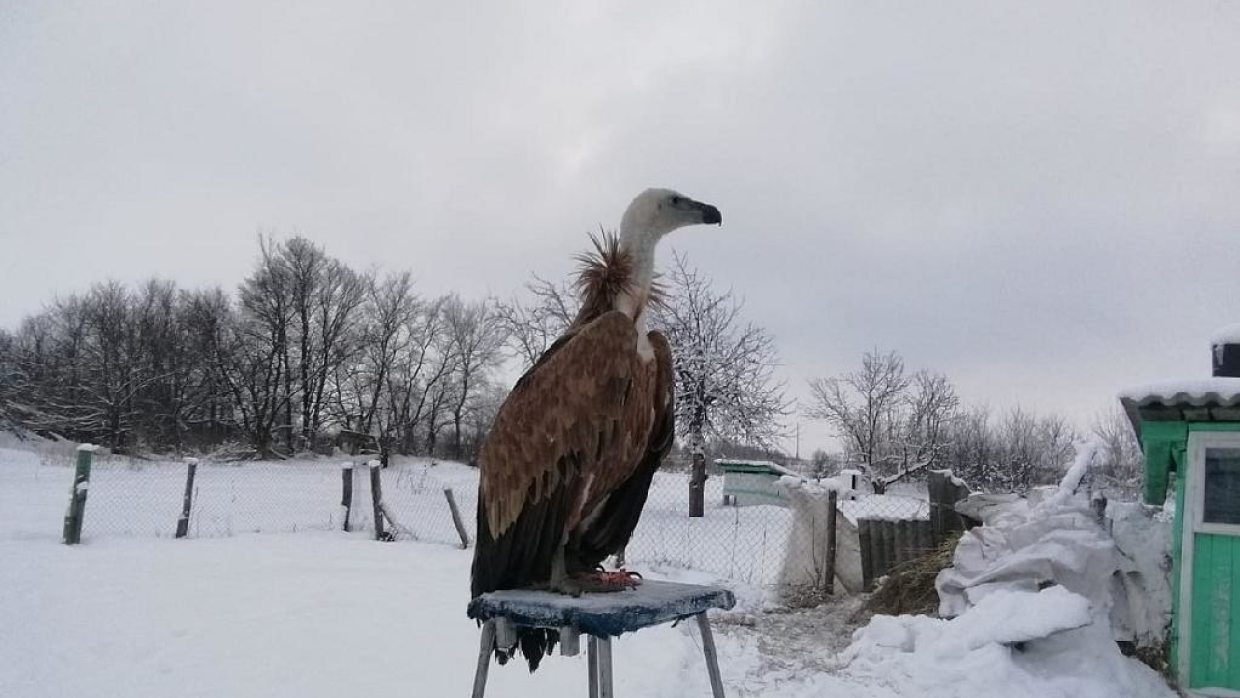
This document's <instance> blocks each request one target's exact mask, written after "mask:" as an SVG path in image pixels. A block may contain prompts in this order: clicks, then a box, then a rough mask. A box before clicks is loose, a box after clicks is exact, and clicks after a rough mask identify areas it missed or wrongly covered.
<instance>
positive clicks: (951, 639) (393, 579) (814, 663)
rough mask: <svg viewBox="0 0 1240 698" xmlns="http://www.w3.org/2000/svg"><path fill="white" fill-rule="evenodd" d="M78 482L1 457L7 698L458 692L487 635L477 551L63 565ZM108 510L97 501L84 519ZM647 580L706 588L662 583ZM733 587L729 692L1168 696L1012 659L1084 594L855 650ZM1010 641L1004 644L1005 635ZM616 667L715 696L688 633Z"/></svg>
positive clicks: (669, 689) (1105, 676) (4, 452)
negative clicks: (475, 602)
mask: <svg viewBox="0 0 1240 698" xmlns="http://www.w3.org/2000/svg"><path fill="white" fill-rule="evenodd" d="M116 467H119V468H122V469H123V468H124V465H123V464H122V463H119V462H118V463H117V464H116ZM244 467H250V466H244ZM453 473H456V474H455V475H454V474H453ZM441 475H442V480H443V481H448V482H451V481H454V480H453V478H455V477H457V476H460V477H462V478H464V477H465V473H464V471H463V470H460V471H456V470H453V469H451V468H449V469H447V470H444V471H443V472H442V474H441ZM439 476H440V474H437V477H439ZM335 477H336V478H339V471H338V470H337V471H336V472H335ZM386 477H387V476H385V478H386ZM394 480H395V478H393V481H394ZM387 483H388V480H387V479H385V486H387ZM68 485H69V470H68V469H67V468H66V467H64V466H63V465H62V464H59V463H58V462H57V459H54V458H53V459H48V458H45V457H43V456H40V455H37V454H34V453H31V452H27V451H19V450H12V449H3V448H0V560H2V561H3V564H0V627H3V628H4V633H3V636H2V637H3V640H0V696H5V697H6V698H27V697H30V698H33V697H36V696H37V697H39V698H55V697H57V696H126V697H128V698H146V697H155V696H160V697H162V696H169V695H176V696H180V697H184V698H190V697H193V696H212V697H215V696H232V697H241V698H244V697H247V696H255V697H258V696H264V697H266V696H277V697H278V696H296V697H297V698H315V697H317V696H324V697H326V696H331V697H332V698H335V697H336V696H340V695H347V694H352V693H357V692H359V691H362V692H365V693H367V694H378V695H393V696H395V695H417V696H422V695H429V696H438V695H464V694H465V693H466V691H468V690H469V686H470V682H471V679H472V674H473V664H474V659H475V656H476V651H477V639H478V631H477V628H476V627H475V626H474V624H473V623H472V622H470V621H469V620H468V619H467V618H466V617H465V614H464V609H465V604H466V602H467V589H468V575H469V562H470V552H469V551H467V550H459V549H455V548H453V547H451V546H447V545H440V544H428V543H423V542H415V541H411V540H404V541H401V542H397V543H390V544H389V543H376V542H373V541H371V540H369V537H368V535H367V534H366V533H343V532H339V531H329V530H322V531H319V530H304V529H301V528H299V529H298V532H296V533H291V532H280V533H258V534H254V533H244V532H243V529H242V527H234V530H233V533H234V535H232V536H230V537H199V538H191V539H188V540H180V541H177V540H170V539H167V538H156V537H152V536H143V535H132V536H119V535H106V534H98V535H93V536H91V535H88V536H87V537H86V539H85V543H84V544H83V545H80V546H75V547H66V546H64V545H61V544H60V543H59V534H60V523H61V517H62V516H63V512H64V506H65V503H66V502H67V492H68ZM92 487H93V486H92ZM392 489H393V490H394V489H395V487H393V488H392ZM99 494H100V492H99V490H97V489H92V490H91V495H90V496H91V501H90V502H89V503H88V504H87V517H88V520H89V518H90V516H91V515H92V511H91V506H92V505H94V504H98V502H97V501H96V497H97V496H98V495H99ZM440 496H442V495H441V494H440ZM338 504H339V501H338V500H336V502H335V505H336V506H338ZM87 530H88V532H89V527H88V529H87ZM644 571H652V570H650V569H649V568H644ZM653 573H654V574H655V575H657V576H662V577H667V578H675V579H679V580H691V581H692V580H696V581H708V580H712V579H717V576H716V575H712V574H710V573H706V572H695V571H685V570H678V569H672V568H666V567H657V568H656V569H654V570H653ZM736 588H737V591H738V595H739V597H740V606H739V607H738V609H737V610H735V611H733V612H730V613H726V614H719V615H718V616H716V621H717V622H716V627H717V639H718V642H719V652H720V665H721V667H722V670H723V676H724V679H725V682H726V683H727V684H728V685H729V695H731V696H790V697H793V698H796V697H799V696H806V697H808V696H824V695H830V696H838V697H840V698H889V697H890V698H894V697H902V696H907V697H909V698H911V697H913V696H917V697H918V698H920V697H922V696H992V695H1003V696H1005V698H1021V697H1023V696H1030V697H1033V696H1038V697H1039V698H1042V697H1044V696H1065V697H1067V696H1098V697H1100V698H1101V697H1109V696H1116V697H1117V698H1118V697H1119V696H1135V697H1137V698H1142V697H1144V696H1149V697H1150V698H1153V697H1155V696H1159V697H1161V696H1172V695H1173V694H1172V693H1171V692H1170V691H1169V690H1168V689H1166V688H1165V686H1163V684H1162V681H1161V680H1160V679H1159V678H1158V677H1157V676H1156V675H1155V674H1154V673H1153V672H1151V671H1150V670H1148V669H1146V668H1145V667H1143V666H1141V665H1140V664H1138V663H1136V662H1134V661H1131V660H1127V659H1124V658H1123V657H1121V656H1120V655H1119V653H1118V651H1117V650H1116V649H1115V646H1114V644H1113V643H1111V642H1109V640H1108V639H1107V638H1106V637H1099V636H1098V634H1097V632H1096V626H1087V627H1085V628H1082V629H1075V630H1073V629H1065V630H1063V631H1062V632H1060V633H1058V634H1057V635H1055V636H1053V637H1052V638H1050V639H1048V640H1043V641H1037V642H1031V643H1028V644H1027V645H1024V646H1022V645H1018V644H1013V643H1014V641H1016V640H1019V639H1021V638H1023V637H1024V635H1021V634H1020V633H1021V632H1025V633H1026V634H1028V633H1031V632H1033V631H1034V630H1037V628H1034V629H1033V630H1030V628H1029V625H1028V623H1030V622H1032V621H1030V619H1028V618H1015V619H1013V617H1012V616H1011V614H1012V613H1013V612H1014V610H1015V609H1019V608H1022V607H1028V608H1049V609H1054V610H1053V614H1054V616H1055V618H1057V619H1058V620H1059V621H1061V624H1062V625H1063V627H1065V628H1071V627H1074V623H1076V621H1078V620H1079V619H1080V614H1081V609H1080V603H1081V602H1080V601H1079V600H1077V599H1074V598H1068V597H1065V598H1062V599H1056V598H1054V596H1053V595H1050V596H1046V597H1045V598H1036V599H1035V598H1033V597H1021V598H1013V599H1010V600H1009V601H1008V602H1007V603H999V602H992V603H991V604H989V605H986V606H979V607H978V609H976V612H975V611H970V612H968V613H966V614H965V615H963V616H961V617H960V618H958V619H956V620H952V621H943V620H937V619H930V618H924V617H900V618H895V619H891V618H882V619H879V620H877V621H876V622H873V623H871V624H870V625H868V626H867V627H865V628H863V629H861V630H858V631H857V633H856V635H855V636H854V637H853V638H852V642H851V645H850V638H849V633H850V631H851V627H850V626H849V625H848V623H849V618H850V617H851V613H850V611H851V609H852V608H853V606H855V602H849V603H851V604H852V605H841V606H834V607H824V608H821V609H816V610H813V611H807V612H790V613H789V612H785V613H769V612H766V611H769V610H771V609H770V608H769V604H770V602H769V600H768V599H767V598H766V595H765V592H763V591H762V590H759V589H757V588H754V587H749V586H737V587H736ZM1053 593H1054V594H1059V593H1061V592H1053ZM1042 594H1046V592H1042ZM1035 596H1036V595H1035ZM1032 603H1038V604H1041V606H1034V605H1032ZM1046 615H1047V616H1048V617H1049V616H1050V615H1051V612H1048V613H1047V614H1046ZM1033 620H1035V621H1036V620H1037V618H1035V619H1033ZM1034 624H1035V625H1036V623H1034ZM1009 626H1011V627H1013V628H1015V631H1016V632H1015V634H1013V633H1012V632H1005V629H1006V628H1009ZM615 652H616V674H617V677H616V680H617V686H616V690H617V694H618V695H622V696H634V695H636V696H653V697H655V698H659V697H663V696H667V697H671V696H676V697H677V698H680V697H682V696H693V695H709V686H708V683H707V679H706V672H705V670H704V668H703V665H702V660H701V652H700V640H699V638H698V637H697V635H696V633H695V630H694V629H693V627H692V624H681V625H680V626H677V627H670V626H661V627H658V628H651V629H648V630H643V631H641V632H640V633H638V634H636V635H632V636H626V637H624V638H621V639H620V640H619V641H618V642H617V643H616V649H615ZM584 689H585V660H584V657H576V658H562V657H554V658H552V659H550V660H548V661H547V662H545V663H544V665H543V668H541V669H540V670H539V671H538V673H537V674H535V675H533V676H531V675H529V674H527V673H526V671H525V670H524V669H523V668H522V667H521V666H519V665H509V666H507V667H496V668H494V669H493V670H492V673H491V685H490V688H489V690H488V695H491V696H497V697H499V696H523V695H532V694H534V693H535V691H537V693H538V694H539V695H546V696H559V695H576V694H580V693H581V692H583V691H584Z"/></svg>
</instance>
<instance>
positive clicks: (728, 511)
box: [84, 456, 930, 586]
mask: <svg viewBox="0 0 1240 698" xmlns="http://www.w3.org/2000/svg"><path fill="white" fill-rule="evenodd" d="M344 465H345V464H344V463H343V462H341V461H333V460H327V459H318V460H293V461H287V462H238V463H217V462H211V461H207V460H203V461H202V462H200V463H199V464H198V465H197V467H196V470H195V476H194V480H193V485H192V488H191V494H192V500H191V501H192V507H191V510H190V516H189V518H188V526H187V533H188V535H189V536H190V537H197V538H210V537H221V536H232V535H237V534H243V533H292V532H299V531H342V530H346V519H347V530H350V531H367V532H373V531H374V526H375V505H374V497H373V494H372V492H371V469H370V468H369V467H366V464H365V463H364V462H356V463H354V464H353V467H352V468H351V469H346V468H345V467H344ZM188 470H189V468H188V466H187V464H186V463H182V462H175V461H144V460H134V459H128V458H119V457H111V456H101V457H99V458H98V459H97V460H96V462H95V464H94V466H93V472H92V476H91V484H90V498H89V504H88V506H87V513H86V516H85V528H84V531H85V535H86V536H87V537H90V536H157V537H167V538H171V537H174V536H175V534H176V530H177V521H178V519H180V518H181V516H182V507H183V504H184V495H185V489H186V482H187V475H188ZM378 473H379V474H378V477H379V481H380V485H381V492H382V498H381V501H382V518H383V523H384V524H385V526H384V528H385V529H386V537H389V538H394V539H397V540H417V541H422V542H428V543H438V544H445V545H455V546H460V545H461V544H462V536H464V537H465V538H467V539H468V540H469V541H472V540H473V539H474V538H475V536H476V531H475V528H476V512H477V488H478V471H477V469H475V468H471V467H468V466H464V465H461V464H458V463H451V462H443V463H437V462H435V461H432V460H420V459H419V460H397V461H396V462H394V463H393V464H392V466H391V467H389V468H382V469H379V471H378ZM779 478H780V474H779V473H772V474H770V475H769V476H764V477H762V478H758V480H761V481H762V482H765V483H766V485H767V486H768V491H767V492H766V494H765V495H764V496H762V497H757V498H753V497H749V498H746V497H742V496H738V494H737V492H738V489H737V485H736V483H735V482H730V481H729V478H728V477H727V475H726V474H719V473H713V474H711V476H710V477H708V478H707V481H706V485H705V507H704V515H703V516H702V517H698V518H690V517H689V516H688V511H689V473H688V472H687V471H685V470H678V469H675V466H674V465H673V468H672V469H668V470H665V471H662V472H659V473H657V474H656V475H655V478H654V481H653V484H652V486H651V489H650V492H649V496H648V499H647V502H646V506H645V509H644V512H643V514H642V517H641V520H640V523H639V524H638V526H637V529H636V530H635V531H634V534H633V537H632V539H631V541H630V543H629V545H628V547H627V548H626V549H625V564H626V566H627V567H629V568H630V569H635V570H639V571H640V570H643V569H646V570H649V569H651V568H681V569H687V570H696V571H701V572H707V573H710V574H712V575H715V576H718V577H722V578H727V579H731V580H735V581H737V582H740V583H744V584H751V585H756V586H772V585H776V584H779V583H781V581H786V577H787V576H788V571H787V570H788V569H789V568H790V566H792V567H795V566H796V564H798V563H797V560H798V559H799V558H802V557H805V556H814V555H816V554H817V553H816V552H815V551H817V550H818V549H819V548H820V542H821V541H820V540H818V539H820V538H821V536H822V533H821V531H820V530H818V529H817V528H816V527H815V526H814V525H812V523H811V525H808V526H807V525H805V524H804V522H802V524H801V525H798V524H797V522H796V520H795V519H796V516H797V514H796V512H795V511H794V508H792V507H791V506H790V498H789V496H788V491H787V489H788V487H789V483H788V482H787V480H788V478H787V477H784V482H782V483H780V482H778V480H779ZM793 479H794V480H795V478H793ZM346 482H347V483H348V484H346ZM801 482H803V483H805V484H804V486H805V487H806V488H813V487H818V486H820V485H819V483H817V481H814V480H812V479H803V480H801ZM902 485H903V486H902V487H899V488H893V489H894V490H895V491H893V492H891V493H889V494H883V495H872V494H860V493H856V492H849V493H847V494H845V496H843V497H841V499H840V501H839V503H838V507H839V512H840V514H841V516H842V517H844V518H843V520H846V521H848V522H852V524H853V525H854V526H855V525H856V524H857V522H859V521H862V520H868V519H873V520H888V521H896V520H920V519H927V518H929V514H930V506H929V503H928V502H927V501H926V494H925V487H924V483H923V484H921V485H918V484H916V483H914V484H905V483H902ZM793 486H796V485H793ZM752 487H753V483H752V482H749V483H746V484H744V487H743V488H742V489H747V490H749V489H752ZM346 492H348V494H350V495H351V500H350V504H351V506H348V507H346V506H345V505H344V504H345V499H346ZM453 506H455V507H456V515H457V516H456V517H455V518H454V516H453V511H452V508H453Z"/></svg>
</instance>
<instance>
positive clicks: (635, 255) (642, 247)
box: [613, 221, 660, 332]
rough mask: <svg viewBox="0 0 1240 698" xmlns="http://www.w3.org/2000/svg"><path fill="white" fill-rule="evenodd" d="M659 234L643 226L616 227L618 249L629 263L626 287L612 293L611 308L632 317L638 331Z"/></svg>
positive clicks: (643, 318)
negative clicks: (619, 291) (613, 294)
mask: <svg viewBox="0 0 1240 698" xmlns="http://www.w3.org/2000/svg"><path fill="white" fill-rule="evenodd" d="M626 222H627V221H626ZM659 237H660V236H658V235H656V234H654V233H653V232H652V231H650V230H646V229H643V228H633V227H630V226H624V227H622V228H621V230H620V249H621V251H622V252H625V253H627V254H628V257H629V260H630V262H631V264H632V265H633V266H632V267H631V269H630V277H629V283H628V284H627V286H628V289H627V290H626V291H625V292H623V293H621V294H620V295H618V296H616V301H615V305H614V306H613V307H614V308H615V309H616V310H619V311H620V312H622V313H624V314H625V315H628V316H629V317H631V318H633V320H634V321H635V322H637V323H638V326H637V329H638V331H639V332H644V331H645V329H646V328H645V315H646V301H647V300H649V299H650V285H651V284H652V283H653V282H654V248H655V245H657V244H658V242H659Z"/></svg>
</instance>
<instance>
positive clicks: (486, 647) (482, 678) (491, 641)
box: [470, 620, 495, 698]
mask: <svg viewBox="0 0 1240 698" xmlns="http://www.w3.org/2000/svg"><path fill="white" fill-rule="evenodd" d="M480 645H481V646H480V648H479V651H478V669H477V671H475V672H474V692H473V693H471V694H470V695H471V696H472V698H482V696H483V694H485V693H486V692H487V671H488V670H489V669H490V668H491V651H492V650H494V649H495V621H493V620H488V621H487V622H485V623H483V624H482V642H481V643H480Z"/></svg>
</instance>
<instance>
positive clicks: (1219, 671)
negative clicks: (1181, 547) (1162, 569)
mask: <svg viewBox="0 0 1240 698" xmlns="http://www.w3.org/2000/svg"><path fill="white" fill-rule="evenodd" d="M1196 536H1197V539H1196V543H1195V545H1194V547H1193V570H1192V572H1193V599H1192V604H1193V613H1192V619H1193V641H1192V657H1191V658H1190V659H1191V664H1190V666H1189V670H1188V675H1189V681H1188V687H1189V688H1203V687H1207V686H1218V687H1223V688H1230V689H1232V690H1240V657H1237V655H1238V654H1240V619H1237V618H1236V615H1237V614H1240V538H1237V537H1236V536H1227V535H1214V534H1209V533H1198V534H1196Z"/></svg>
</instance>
